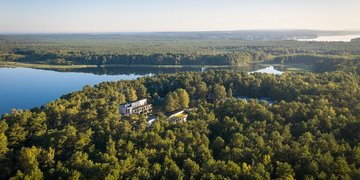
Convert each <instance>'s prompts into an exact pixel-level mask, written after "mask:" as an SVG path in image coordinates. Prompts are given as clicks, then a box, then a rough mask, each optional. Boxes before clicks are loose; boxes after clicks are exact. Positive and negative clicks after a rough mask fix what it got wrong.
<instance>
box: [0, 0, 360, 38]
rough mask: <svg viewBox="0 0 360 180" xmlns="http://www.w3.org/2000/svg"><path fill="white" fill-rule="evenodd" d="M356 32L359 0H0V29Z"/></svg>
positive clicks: (50, 31)
mask: <svg viewBox="0 0 360 180" xmlns="http://www.w3.org/2000/svg"><path fill="white" fill-rule="evenodd" d="M254 29H315V30H360V0H0V33H74V32H165V31H214V30H215V31H218V30H219V31H222V30H254Z"/></svg>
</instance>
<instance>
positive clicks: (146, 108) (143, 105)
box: [120, 99, 152, 116]
mask: <svg viewBox="0 0 360 180" xmlns="http://www.w3.org/2000/svg"><path fill="white" fill-rule="evenodd" d="M151 112H152V104H148V101H147V99H141V100H139V101H135V102H131V103H127V104H124V105H121V106H120V113H121V114H122V115H127V116H128V115H132V114H137V115H140V114H145V115H147V114H149V113H151Z"/></svg>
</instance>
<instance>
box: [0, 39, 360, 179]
mask: <svg viewBox="0 0 360 180" xmlns="http://www.w3.org/2000/svg"><path fill="white" fill-rule="evenodd" d="M291 43H294V42H290V44H291ZM295 44H296V43H295ZM335 45H336V43H335ZM16 46H18V45H16ZM31 48H33V47H31ZM329 48H330V49H331V47H329ZM19 53H20V52H19ZM354 54H355V55H357V54H356V53H354ZM288 57H289V58H285V59H279V61H286V60H287V59H289V60H293V59H296V58H294V57H291V56H288ZM290 57H291V58H290ZM302 58H305V56H304V57H301V58H300V59H302ZM318 63H319V64H322V65H323V66H321V67H326V68H323V69H321V72H319V73H313V72H298V73H292V72H286V73H284V74H283V75H281V76H275V75H269V74H257V73H255V74H249V73H246V72H239V71H229V70H221V71H213V70H212V71H207V72H181V73H176V74H160V75H155V76H146V77H142V78H139V79H137V80H133V81H117V82H103V83H101V84H98V85H95V86H94V87H90V86H85V87H84V88H83V89H82V90H81V91H78V92H73V93H70V94H67V95H64V96H62V97H61V98H59V99H58V100H55V101H53V102H50V103H48V104H46V105H44V106H43V107H39V108H34V109H31V110H13V111H12V112H11V113H10V114H4V115H2V117H1V120H0V124H1V125H0V172H1V173H0V179H14V180H15V179H309V180H310V179H324V180H328V179H357V178H359V177H360V144H359V142H360V122H359V119H360V93H359V92H360V86H359V82H360V64H359V61H357V60H356V59H349V60H342V61H339V60H336V59H334V60H332V59H331V60H322V59H320V60H318ZM164 97H165V101H163V100H162V99H163V98H164ZM244 97H246V98H244ZM140 98H148V99H149V101H150V103H152V104H154V106H155V107H156V109H157V110H156V111H154V113H155V115H156V121H155V122H153V123H152V124H151V125H149V124H148V123H147V117H146V116H144V115H140V116H137V115H133V116H131V117H130V118H126V117H124V116H122V115H121V114H120V113H119V106H120V105H121V104H124V103H126V102H130V101H133V100H135V99H140ZM264 98H266V99H268V100H263V101H261V100H259V99H264ZM174 102H175V103H174ZM176 102H177V103H176ZM187 106H189V107H191V108H194V107H195V108H196V110H194V111H191V112H190V113H189V117H188V120H187V122H183V123H169V122H168V120H167V117H166V116H165V112H166V111H173V110H174V109H180V108H184V107H187Z"/></svg>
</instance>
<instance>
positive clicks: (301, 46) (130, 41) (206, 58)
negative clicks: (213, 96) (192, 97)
mask: <svg viewBox="0 0 360 180" xmlns="http://www.w3.org/2000/svg"><path fill="white" fill-rule="evenodd" d="M316 33H317V34H319V32H292V35H290V32H267V33H265V32H264V33H262V32H254V33H253V34H251V33H250V34H249V33H248V34H247V35H246V34H245V33H241V32H239V33H234V32H233V33H226V32H208V33H206V32H204V33H179V34H177V33H148V34H146V33H145V34H131V33H130V34H63V35H61V34H53V35H51V34H50V35H46V34H45V35H0V61H8V62H22V63H34V64H52V65H99V66H100V65H101V66H103V65H217V66H219V65H222V66H224V65H226V66H239V65H248V64H251V63H253V62H282V63H290V62H291V63H299V61H300V62H303V60H304V59H305V60H306V61H313V60H315V61H316V62H317V61H318V60H319V61H320V60H328V59H345V60H347V59H360V58H359V57H360V41H357V40H353V41H351V42H299V41H295V40H292V39H294V38H300V37H314V36H315V37H316V35H317V34H316ZM322 33H323V34H324V33H325V32H322ZM339 33H340V32H339ZM294 56H295V57H301V58H292V57H294ZM294 60H298V61H294Z"/></svg>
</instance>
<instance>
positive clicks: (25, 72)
mask: <svg viewBox="0 0 360 180" xmlns="http://www.w3.org/2000/svg"><path fill="white" fill-rule="evenodd" d="M260 68H264V65H258V64H254V65H251V66H246V67H228V68H226V67H222V68H205V71H209V70H219V69H228V70H236V71H246V72H249V71H254V70H257V69H260ZM184 71H196V72H200V71H202V68H201V67H198V68H192V67H185V68H154V67H148V68H145V67H99V68H83V69H67V70H59V69H58V70H40V69H30V68H0V82H1V84H2V86H1V88H0V114H3V113H6V112H10V109H12V108H16V109H30V108H33V107H39V106H42V105H44V104H46V103H48V102H50V101H52V100H55V99H57V98H59V97H60V96H62V95H64V94H67V93H70V92H73V91H78V90H81V89H82V87H83V86H85V85H87V84H88V85H95V84H98V83H101V82H103V81H118V80H132V79H136V78H138V77H142V76H145V75H154V74H161V73H166V74H169V73H176V72H184Z"/></svg>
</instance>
